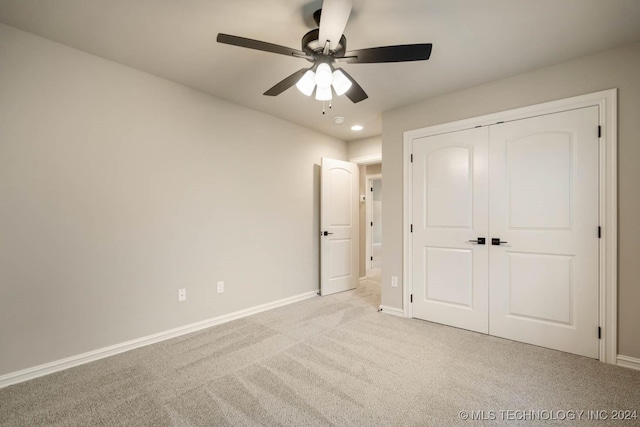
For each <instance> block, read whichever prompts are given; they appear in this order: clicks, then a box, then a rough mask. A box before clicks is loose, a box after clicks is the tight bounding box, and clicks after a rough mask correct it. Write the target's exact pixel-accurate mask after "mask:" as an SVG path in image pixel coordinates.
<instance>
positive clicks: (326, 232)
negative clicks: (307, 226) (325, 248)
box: [320, 231, 333, 236]
mask: <svg viewBox="0 0 640 427" xmlns="http://www.w3.org/2000/svg"><path fill="white" fill-rule="evenodd" d="M329 234H333V233H329V232H328V231H323V232H321V233H320V235H321V236H328V235H329Z"/></svg>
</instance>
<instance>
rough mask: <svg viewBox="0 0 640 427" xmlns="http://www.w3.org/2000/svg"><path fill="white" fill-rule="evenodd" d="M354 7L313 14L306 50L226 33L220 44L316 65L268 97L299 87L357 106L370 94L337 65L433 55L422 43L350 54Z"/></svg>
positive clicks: (337, 3)
mask: <svg viewBox="0 0 640 427" xmlns="http://www.w3.org/2000/svg"><path fill="white" fill-rule="evenodd" d="M352 7H353V0H324V1H323V3H322V9H320V10H317V11H316V12H315V13H314V15H313V18H314V20H315V21H316V24H318V26H319V28H318V29H315V30H311V31H309V32H308V33H307V34H305V35H304V36H303V37H302V50H297V49H292V48H289V47H285V46H280V45H277V44H273V43H268V42H264V41H260V40H254V39H248V38H245V37H238V36H232V35H229V34H222V33H220V34H218V37H217V41H218V42H219V43H224V44H229V45H234V46H240V47H245V48H249V49H255V50H261V51H265V52H272V53H277V54H280V55H287V56H293V57H296V58H302V59H306V60H307V61H309V62H311V63H312V64H313V65H312V66H311V67H309V68H303V69H301V70H298V71H296V72H295V73H293V74H291V75H290V76H289V77H287V78H285V79H284V80H282V81H281V82H279V83H277V84H276V85H275V86H273V87H272V88H271V89H269V90H267V91H266V92H265V93H264V95H267V96H276V95H279V94H281V93H282V92H284V91H285V90H287V89H289V88H290V87H292V86H294V85H295V86H296V87H297V88H298V89H299V90H300V91H301V92H302V93H304V94H305V95H307V96H311V94H312V93H313V92H314V91H315V98H316V99H317V100H319V101H330V100H331V99H332V92H335V94H336V95H338V96H340V95H343V94H344V95H346V96H347V98H349V99H350V100H351V101H352V102H354V103H356V102H360V101H363V100H365V99H367V98H368V95H367V94H366V93H365V91H364V90H363V89H362V87H360V85H359V84H358V83H357V82H356V81H355V80H354V79H353V77H351V76H350V75H349V74H348V73H347V72H346V71H345V70H344V69H342V68H336V67H334V63H336V62H346V63H349V64H371V63H382V62H406V61H424V60H427V59H429V56H431V48H432V45H431V43H420V44H406V45H395V46H383V47H373V48H368V49H359V50H352V51H347V39H346V38H345V36H344V35H343V32H344V29H345V27H346V25H347V21H348V20H349V15H350V14H351V9H352ZM332 88H333V91H332Z"/></svg>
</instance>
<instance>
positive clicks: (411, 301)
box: [411, 294, 413, 302]
mask: <svg viewBox="0 0 640 427" xmlns="http://www.w3.org/2000/svg"><path fill="white" fill-rule="evenodd" d="M411 302H413V294H411Z"/></svg>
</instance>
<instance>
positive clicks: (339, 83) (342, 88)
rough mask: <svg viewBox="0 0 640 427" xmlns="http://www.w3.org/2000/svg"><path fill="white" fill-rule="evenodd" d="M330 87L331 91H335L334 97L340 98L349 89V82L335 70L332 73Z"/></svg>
mask: <svg viewBox="0 0 640 427" xmlns="http://www.w3.org/2000/svg"><path fill="white" fill-rule="evenodd" d="M331 85H332V86H333V90H335V91H336V95H338V96H341V95H344V94H345V93H347V91H348V90H349V89H351V80H349V79H348V78H347V76H345V75H344V73H343V72H342V71H340V70H335V71H334V72H333V81H332V82H331Z"/></svg>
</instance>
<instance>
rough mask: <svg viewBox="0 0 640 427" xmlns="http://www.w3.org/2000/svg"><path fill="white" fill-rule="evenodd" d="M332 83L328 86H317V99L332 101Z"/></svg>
mask: <svg viewBox="0 0 640 427" xmlns="http://www.w3.org/2000/svg"><path fill="white" fill-rule="evenodd" d="M331 98H332V95H331V85H329V86H328V87H320V86H318V87H317V88H316V99H317V100H318V101H331Z"/></svg>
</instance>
